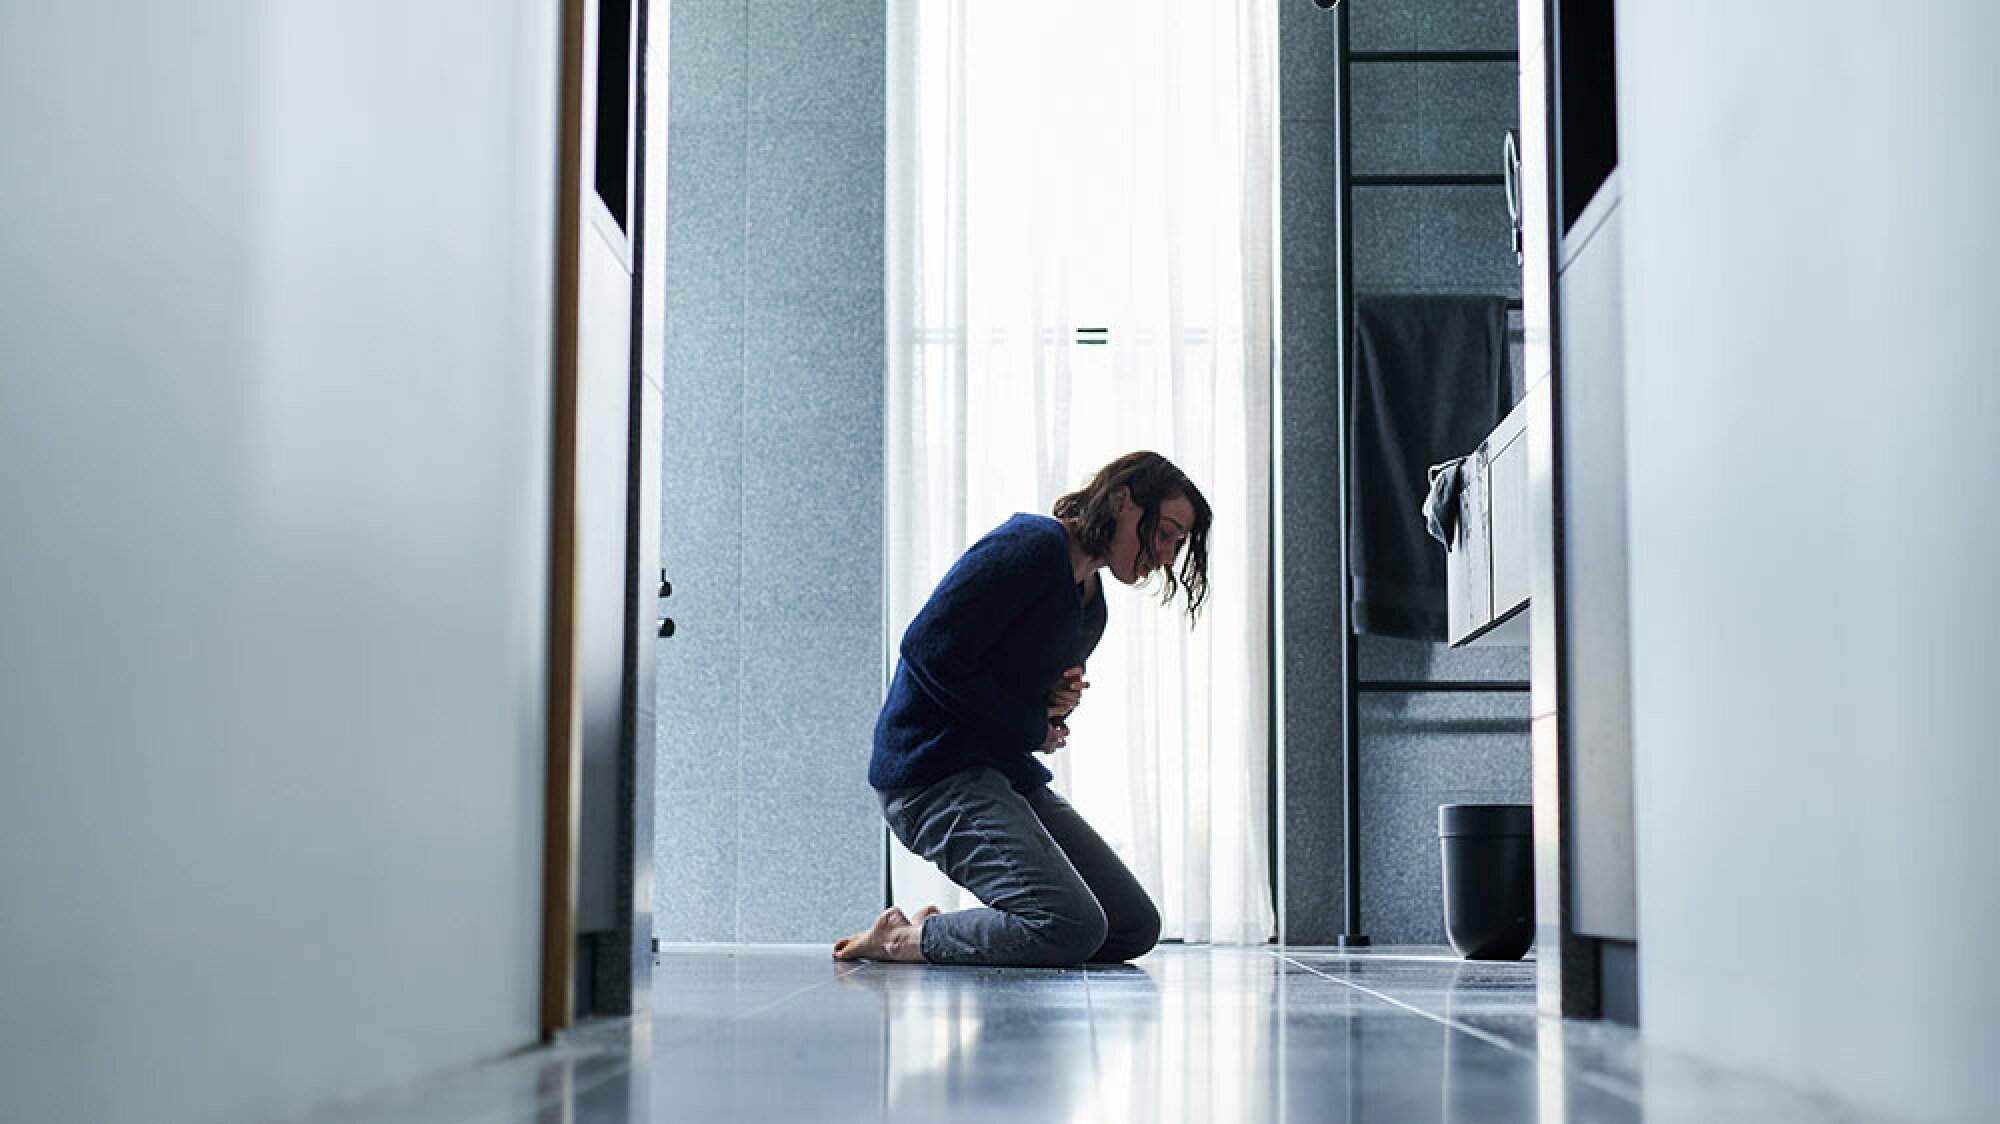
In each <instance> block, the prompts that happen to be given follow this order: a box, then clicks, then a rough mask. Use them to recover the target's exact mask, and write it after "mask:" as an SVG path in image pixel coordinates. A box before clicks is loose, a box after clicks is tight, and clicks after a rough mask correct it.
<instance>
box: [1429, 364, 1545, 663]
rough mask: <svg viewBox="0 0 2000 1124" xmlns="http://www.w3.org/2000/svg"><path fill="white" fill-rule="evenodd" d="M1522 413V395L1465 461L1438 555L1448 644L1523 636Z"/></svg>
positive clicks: (1526, 532)
mask: <svg viewBox="0 0 2000 1124" xmlns="http://www.w3.org/2000/svg"><path fill="white" fill-rule="evenodd" d="M1528 413H1529V402H1528V400H1527V399H1522V401H1521V402H1520V403H1519V404H1518V405H1516V406H1515V407H1514V409H1513V411H1512V412H1511V413H1509V414H1508V415H1507V416H1506V417H1505V418H1503V419H1502V420H1501V422H1500V424H1499V425H1498V426H1496V427H1494V430H1493V432H1492V433H1490V434H1488V435H1487V438H1486V440H1485V441H1482V442H1481V443H1480V445H1479V448H1478V449H1476V450H1474V451H1473V452H1472V453H1471V455H1470V456H1468V457H1467V458H1466V461H1465V467H1464V471H1465V484H1464V487H1463V488H1461V489H1460V492H1459V500H1458V534H1457V535H1456V536H1455V537H1454V539H1453V541H1452V545H1451V547H1450V549H1449V550H1447V551H1446V553H1445V558H1446V566H1445V575H1446V579H1445V587H1446V597H1447V600H1448V605H1449V618H1450V621H1451V627H1450V631H1449V637H1448V639H1449V640H1450V641H1451V643H1452V644H1453V645H1461V644H1515V645H1520V644H1526V643H1527V642H1528V614H1527V609H1528V557H1529V555H1528V549H1529V543H1530V541H1531V539H1530V531H1531V526H1530V524H1529V522H1528V440H1527V437H1528Z"/></svg>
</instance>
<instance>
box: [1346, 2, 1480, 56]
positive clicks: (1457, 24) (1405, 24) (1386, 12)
mask: <svg viewBox="0 0 2000 1124" xmlns="http://www.w3.org/2000/svg"><path fill="white" fill-rule="evenodd" d="M1514 26H1515V25H1514V5H1513V4H1511V3H1506V2H1499V3H1496V2H1495V0H1368V2H1367V3H1365V4H1356V5H1354V8H1353V10H1352V11H1351V12H1350V14H1349V15H1348V28H1349V32H1350V33H1351V34H1352V35H1353V36H1354V49H1355V50H1357V51H1511V50H1513V49H1514Z"/></svg>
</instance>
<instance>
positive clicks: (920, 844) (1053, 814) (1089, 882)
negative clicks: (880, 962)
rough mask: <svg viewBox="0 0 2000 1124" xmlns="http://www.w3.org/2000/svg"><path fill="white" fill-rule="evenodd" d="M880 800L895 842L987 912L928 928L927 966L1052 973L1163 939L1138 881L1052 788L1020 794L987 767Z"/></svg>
mask: <svg viewBox="0 0 2000 1124" xmlns="http://www.w3.org/2000/svg"><path fill="white" fill-rule="evenodd" d="M878 795H879V796H880V797H881V800H882V815H883V817H884V818H885V819H887V820H888V821H889V827H890V830H892V831H894V832H895V833H896V838H898V839H901V840H902V841H903V845H904V846H905V847H908V848H909V849H910V850H911V851H913V852H915V853H916V854H919V855H922V856H923V857H924V858H927V859H929V860H931V861H932V862H934V863H936V864H937V865H938V869H940V870H942V871H944V872H945V874H946V875H947V876H949V877H950V878H951V880H952V881H953V882H956V883H958V884H959V885H960V886H963V887H965V888H966V889H968V890H970V891H972V893H973V894H974V895H976V896H977V897H978V898H979V900H980V901H982V902H985V903H986V908H981V909H962V910H959V911H957V912H955V913H941V914H938V915H937V916H935V917H933V918H931V919H930V920H929V921H926V922H925V923H924V938H923V953H924V959H925V960H928V961H930V962H931V963H933V964H1009V965H1025V966H1031V967H1044V968H1056V967H1067V966H1069V965H1074V964H1082V963H1086V962H1092V963H1118V962H1120V961H1125V960H1130V959H1132V958H1133V957H1136V956H1140V955H1143V954H1144V953H1146V952H1147V951H1148V950H1150V949H1151V948H1152V947H1153V945H1155V944H1156V943H1158V942H1159V939H1160V912H1159V910H1158V909H1156V908H1154V906H1153V901H1152V899H1151V898H1149V897H1147V896H1146V891H1145V889H1144V888H1143V887H1141V886H1140V885H1139V880H1138V879H1137V878H1134V877H1133V876H1132V872H1131V871H1130V870H1127V869H1126V868H1125V864H1124V863H1123V862H1120V861H1119V859H1118V856H1117V854H1116V853H1114V852H1113V851H1112V850H1111V847H1110V845H1109V844H1107V843H1105V842H1104V840H1103V838H1102V837H1100V836H1099V835H1098V834H1097V832H1096V831H1094V830H1092V829H1091V826H1090V825H1089V824H1087V823H1085V822H1084V820H1083V817H1082V816H1079V815H1077V813H1076V809H1075V808H1072V807H1070V804H1069V801H1067V800H1064V799H1063V798H1062V797H1060V796H1058V795H1056V794H1055V793H1054V792H1051V791H1049V789H1048V787H1047V786H1046V785H1042V786H1037V787H1036V788H1034V789H1032V790H1030V791H1028V792H1016V791H1014V787H1013V785H1012V784H1011V783H1009V782H1008V780H1007V778H1006V777H1005V776H1003V775H1002V774H1001V773H1000V772H999V771H997V770H994V769H989V768H985V767H983V766H982V767H979V768H973V769H967V770H965V771H964V772H960V773H954V774H952V775H951V776H949V777H946V778H945V779H943V780H941V781H939V782H937V783H936V784H932V785H928V786H926V787H923V788H901V789H894V790H891V791H889V792H883V793H879V794H878Z"/></svg>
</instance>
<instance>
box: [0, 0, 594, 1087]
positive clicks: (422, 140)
mask: <svg viewBox="0 0 2000 1124" xmlns="http://www.w3.org/2000/svg"><path fill="white" fill-rule="evenodd" d="M557 8H558V6H557V5H554V4H534V3H527V2H525V0H514V2H511V3H505V4H494V3H491V2H490V0H448V2H439V3H431V4H423V5H408V4H401V3H395V4H392V3H386V2H380V0H376V2H369V3H343V4H338V5H334V4H319V5H314V4H265V3H256V2H253V0H230V2H215V3H206V4H199V5H165V6H162V5H152V4H144V3H137V2H124V3H113V4H109V5H105V4H91V5H65V4H32V5H31V4H9V5H6V6H5V7H4V8H0V247H4V250H0V902H4V906H0V1090H5V1094H4V1095H5V1099H6V1107H5V1110H4V1114H5V1115H7V1116H8V1117H9V1118H10V1119H20V1120H78V1121H86V1120H87V1121H105V1120H147V1121H159V1122H165V1121H178V1120H241V1119H262V1118H268V1117H272V1116H275V1115H279V1114H283V1113H290V1112H296V1111H298V1110H300V1109H303V1108H306V1107H309V1106H311V1105H312V1104H314V1103H317V1102H319V1101H322V1100H324V1099H326V1098H328V1097H329V1096H334V1095H348V1094H355V1093H360V1092H364V1091H367V1090H369V1089H371V1088H375V1087H379V1086H382V1085H385V1084H388V1083H393V1082H399V1081H403V1080H407V1079H409V1078H411V1077H413V1076H417V1075H421V1074H424V1073H427V1072H430V1071H434V1070H436V1069H438V1068H440V1067H444V1066H448V1065H453V1064H458V1063H462V1062H465V1061H468V1060H471V1059H474V1058H479V1057H484V1056H490V1055H493V1054H496V1053H499V1052H502V1051H505V1050H508V1049H510V1048H513V1047H517V1046H520V1045H523V1044H526V1043H529V1042H531V1041H533V1039H534V1037H535V1033H536V1025H537V1024H536V980H537V971H538V969H537V962H538V961H537V950H538V936H537V934H538V929H539V904H538V903H539V895H540V888H539V884H540V877H539V854H540V839H541V830H540V816H541V813H540V800H541V792H542V788H541V784H542V782H541V767H540V744H541V736H542V714H543V689H544V688H543V669H544V655H543V640H544V628H545V626H544V620H543V614H544V612H545V604H546V592H545V588H544V583H545V581H546V569H547V567H546V560H545V538H546V530H545V527H546V519H547V513H546V508H547V502H548V500H547V487H548V485H547V474H548V445H549V436H548V420H549V419H548V404H547V403H548V398H549V383H550V376H549V369H550V355H551V349H552V338H551V337H552V328H551V322H550V320H551V309H552V305H553V297H552V286H553V272H552V247H553V242H554V236H553V216H554V209H555V208H554V188H555V174H554V169H555V155H554V147H555V144H554V138H555V103H556V86H555V70H556V34H557Z"/></svg>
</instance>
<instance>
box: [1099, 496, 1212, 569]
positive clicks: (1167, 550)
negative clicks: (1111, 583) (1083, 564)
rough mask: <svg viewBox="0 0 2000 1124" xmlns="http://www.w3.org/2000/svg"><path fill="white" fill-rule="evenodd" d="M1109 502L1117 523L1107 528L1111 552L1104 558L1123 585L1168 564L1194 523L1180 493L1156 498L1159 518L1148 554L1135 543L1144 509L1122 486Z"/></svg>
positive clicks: (1191, 507) (1189, 506)
mask: <svg viewBox="0 0 2000 1124" xmlns="http://www.w3.org/2000/svg"><path fill="white" fill-rule="evenodd" d="M1113 503H1114V505H1116V507H1117V512H1118V514H1117V525H1116V526H1115V527H1114V528H1113V529H1112V532H1111V552H1110V554H1109V555H1108V556H1107V557H1106V558H1105V560H1104V561H1105V564H1106V565H1108V566H1110V567H1111V576H1112V577H1114V578H1117V579H1118V580H1119V581H1121V582H1124V583H1125V584H1126V585H1138V584H1139V583H1140V582H1142V581H1145V580H1146V579H1147V578H1149V577H1151V576H1152V574H1153V571H1154V570H1156V569H1158V568H1159V567H1161V566H1166V567H1172V566H1173V564H1174V560H1175V559H1176V558H1178V557H1180V553H1181V544H1182V543H1184V542H1186V541H1187V537H1188V531H1189V530H1191V529H1192V528H1193V527H1194V504H1193V503H1190V502H1189V501H1188V498H1187V497H1186V496H1181V495H1174V496H1168V497H1167V498H1166V499H1164V500H1162V501H1160V518H1159V522H1158V523H1157V524H1155V526H1154V528H1153V541H1152V543H1151V544H1150V545H1151V547H1152V550H1151V553H1150V556H1149V555H1148V552H1147V551H1145V550H1141V549H1140V543H1139V519H1140V518H1141V517H1142V516H1144V515H1145V514H1146V509H1145V508H1143V507H1140V506H1139V505H1138V504H1136V503H1134V502H1132V494H1131V493H1130V492H1129V491H1126V490H1125V489H1123V488H1120V489H1119V490H1118V498H1117V499H1116V500H1114V501H1113Z"/></svg>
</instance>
